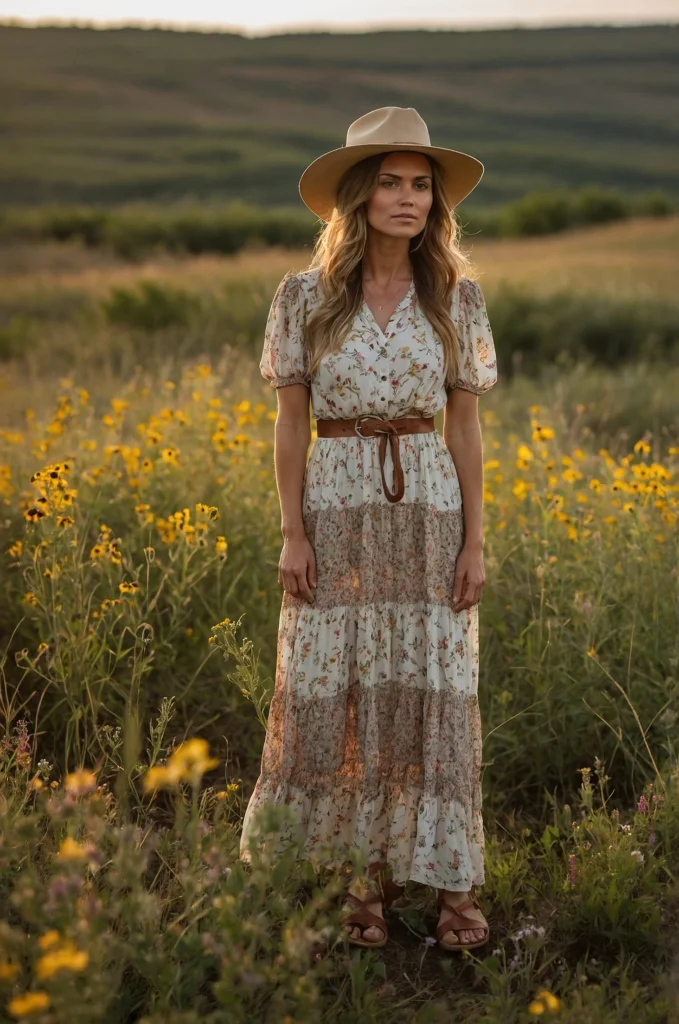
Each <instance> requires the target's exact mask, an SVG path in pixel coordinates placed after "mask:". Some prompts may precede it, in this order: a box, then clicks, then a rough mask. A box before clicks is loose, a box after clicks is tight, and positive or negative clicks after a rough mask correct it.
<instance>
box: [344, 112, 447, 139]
mask: <svg viewBox="0 0 679 1024" xmlns="http://www.w3.org/2000/svg"><path fill="white" fill-rule="evenodd" d="M346 144H347V146H366V145H369V146H372V145H378V146H384V145H387V146H390V145H394V146H429V145H431V143H430V142H429V129H428V128H427V125H426V123H425V121H424V120H423V119H422V117H421V116H420V115H419V114H418V113H417V111H416V110H415V109H414V107H378V108H377V110H370V111H368V113H367V114H363V116H362V117H359V118H357V119H356V120H355V121H353V122H352V123H351V124H350V125H349V128H348V129H347V143H346Z"/></svg>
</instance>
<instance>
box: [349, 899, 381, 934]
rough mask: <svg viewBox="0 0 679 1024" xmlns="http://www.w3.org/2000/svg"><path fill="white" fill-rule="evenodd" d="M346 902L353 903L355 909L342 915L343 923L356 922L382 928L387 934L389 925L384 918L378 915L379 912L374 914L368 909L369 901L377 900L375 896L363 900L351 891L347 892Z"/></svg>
mask: <svg viewBox="0 0 679 1024" xmlns="http://www.w3.org/2000/svg"><path fill="white" fill-rule="evenodd" d="M346 902H347V903H351V904H352V905H353V907H354V909H353V910H350V911H348V912H347V913H346V914H345V915H344V916H343V917H342V924H356V925H361V926H362V927H364V928H381V930H382V931H383V932H384V933H385V935H386V932H387V925H386V922H385V920H384V918H383V917H378V916H377V914H374V913H373V912H372V910H368V907H367V904H368V903H374V902H375V900H374V897H373V898H371V897H369V898H368V899H366V900H362V899H359V897H358V896H354V894H353V892H349V893H347V894H346Z"/></svg>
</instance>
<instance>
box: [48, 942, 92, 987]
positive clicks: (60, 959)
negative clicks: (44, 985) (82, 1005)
mask: <svg viewBox="0 0 679 1024" xmlns="http://www.w3.org/2000/svg"><path fill="white" fill-rule="evenodd" d="M88 963H89V956H88V954H87V953H86V952H85V951H84V950H81V949H78V948H77V947H76V946H75V945H74V943H72V942H71V941H70V940H69V941H68V942H66V943H65V944H64V945H63V946H62V947H61V948H60V949H54V950H51V951H50V952H48V953H45V955H44V956H41V957H40V959H39V960H38V962H37V963H36V965H35V974H36V977H37V978H39V979H40V981H45V980H46V979H48V978H52V977H54V975H55V974H56V973H57V972H58V971H84V970H85V968H86V967H87V964H88Z"/></svg>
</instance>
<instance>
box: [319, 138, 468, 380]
mask: <svg viewBox="0 0 679 1024" xmlns="http://www.w3.org/2000/svg"><path fill="white" fill-rule="evenodd" d="M386 156H387V154H386V153H377V154H376V155H375V156H369V157H367V158H366V159H365V160H361V161H359V163H357V164H355V165H354V166H353V167H350V168H349V170H348V171H346V172H345V174H344V176H343V177H342V179H341V181H340V184H339V186H338V189H337V200H336V207H335V209H334V211H333V213H332V217H331V219H330V220H329V221H328V222H327V223H326V224H325V226H324V227H323V228H322V229H321V232H320V234H319V236H318V238H317V239H316V243H315V245H314V249H313V252H312V255H311V262H310V264H309V267H308V268H307V269H308V270H315V269H319V270H320V274H319V278H318V283H319V289H320V292H321V296H322V299H321V303H320V305H319V306H317V307H316V309H315V310H314V312H313V313H312V314H311V315H310V316H309V318H308V320H307V323H306V327H305V339H304V340H305V344H306V345H307V348H308V352H309V361H310V366H309V368H310V372H311V373H312V374H313V373H314V372H315V371H316V370H317V368H318V364H319V363H320V361H321V359H322V358H323V356H325V355H328V354H329V353H333V352H337V351H339V349H340V348H341V347H342V344H343V342H344V340H345V338H346V335H347V332H348V330H349V327H350V326H351V323H352V321H353V319H354V317H355V316H356V314H357V312H358V311H359V309H360V308H361V305H362V303H363V290H362V283H361V282H362V268H361V261H362V259H363V254H364V252H365V246H366V241H367V236H368V219H367V202H368V200H369V199H370V197H371V195H372V194H373V192H374V191H375V188H376V187H377V183H378V179H379V172H380V167H381V164H382V161H383V160H384V158H385V157H386ZM427 160H428V161H429V164H430V166H431V173H432V205H431V208H430V210H429V214H428V216H427V223H426V224H425V226H424V229H423V230H422V231H421V232H420V233H419V235H416V236H415V238H414V239H413V240H412V242H413V245H412V247H411V249H410V259H411V262H412V268H413V283H414V286H415V292H416V298H417V301H418V302H419V305H420V308H421V310H422V312H423V313H424V315H425V317H426V318H427V319H428V320H429V323H430V324H431V325H432V328H433V329H434V331H435V333H436V334H437V336H438V337H439V339H440V341H441V343H442V345H443V354H444V368H445V374H446V379H454V378H455V376H456V375H457V370H458V364H459V351H460V348H459V342H458V336H457V330H456V324H455V323H454V321H453V319H452V317H451V315H450V309H451V299H452V293H453V290H454V289H455V286H456V284H457V282H458V280H459V279H460V277H462V276H463V274H465V273H466V271H467V269H468V267H469V261H468V259H467V257H466V256H465V255H464V253H463V252H462V251H461V250H460V248H459V241H460V232H461V229H460V226H459V224H458V221H457V219H456V217H455V213H454V211H453V209H452V208H451V207H450V206H449V205H448V202H447V200H446V196H445V192H444V190H443V171H442V169H441V166H440V164H439V163H438V162H437V160H435V159H434V158H432V157H429V156H427Z"/></svg>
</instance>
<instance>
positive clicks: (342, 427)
mask: <svg viewBox="0 0 679 1024" xmlns="http://www.w3.org/2000/svg"><path fill="white" fill-rule="evenodd" d="M366 420H374V421H375V422H374V423H369V424H366V423H365V421H366ZM316 429H317V433H318V436H319V437H348V436H350V435H351V434H352V433H356V434H358V436H359V437H374V436H375V435H376V434H379V435H380V446H379V458H380V472H381V474H382V486H383V488H384V495H385V497H386V498H387V500H388V501H400V500H401V498H402V497H403V494H404V492H405V480H404V478H403V467H402V466H401V456H400V452H399V443H398V439H399V437H400V435H401V434H427V433H429V432H430V431H432V430H436V426H435V424H434V417H433V416H420V415H413V416H400V417H398V418H397V419H393V420H390V419H387V418H386V417H384V416H380V415H379V413H370V414H367V415H364V416H357V417H353V416H352V417H349V418H347V419H327V420H316ZM387 438H388V439H389V445H390V447H391V459H392V462H393V464H394V489H393V491H391V490H390V489H389V488H388V487H387V481H386V478H385V475H384V462H385V458H386V454H387Z"/></svg>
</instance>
